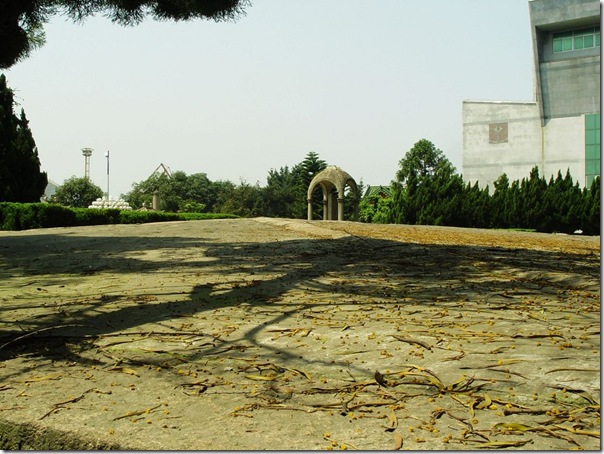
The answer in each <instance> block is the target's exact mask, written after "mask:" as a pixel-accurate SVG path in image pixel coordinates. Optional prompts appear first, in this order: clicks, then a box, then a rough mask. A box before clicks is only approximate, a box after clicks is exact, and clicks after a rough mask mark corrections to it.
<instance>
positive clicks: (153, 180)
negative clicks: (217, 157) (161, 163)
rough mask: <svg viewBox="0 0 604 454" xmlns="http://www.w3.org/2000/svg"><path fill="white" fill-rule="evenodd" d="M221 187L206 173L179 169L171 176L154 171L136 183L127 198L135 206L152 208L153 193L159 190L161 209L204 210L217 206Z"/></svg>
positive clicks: (198, 211)
mask: <svg viewBox="0 0 604 454" xmlns="http://www.w3.org/2000/svg"><path fill="white" fill-rule="evenodd" d="M221 188H222V187H221V185H220V184H214V183H212V182H211V181H210V180H209V179H208V177H207V175H206V174H205V173H195V174H192V175H187V174H186V173H185V172H182V171H177V172H174V173H172V175H171V176H170V177H169V176H167V175H165V174H161V175H157V174H153V175H151V176H150V177H149V178H147V179H146V180H144V181H141V182H140V183H135V184H133V185H132V190H131V191H130V192H129V193H128V194H126V196H125V200H126V201H127V202H128V203H129V204H130V206H131V207H133V208H135V209H138V208H143V207H144V208H151V206H152V204H153V193H154V192H155V191H158V193H159V204H160V207H159V208H160V210H162V211H171V212H174V213H176V212H191V213H205V212H209V211H213V210H214V208H215V205H216V203H217V201H218V196H219V193H220V190H221Z"/></svg>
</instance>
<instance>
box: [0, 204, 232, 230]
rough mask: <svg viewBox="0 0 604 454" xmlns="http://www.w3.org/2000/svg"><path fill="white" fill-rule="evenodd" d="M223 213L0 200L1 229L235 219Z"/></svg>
mask: <svg viewBox="0 0 604 454" xmlns="http://www.w3.org/2000/svg"><path fill="white" fill-rule="evenodd" d="M235 217H237V216H235V215H232V214H222V213H165V212H161V211H133V210H123V211H121V210H118V209H115V208H109V209H101V208H68V207H64V206H61V205H56V204H52V203H12V202H0V230H26V229H37V228H50V227H71V226H84V225H105V224H142V223H147V222H166V221H192V220H204V219H224V218H235Z"/></svg>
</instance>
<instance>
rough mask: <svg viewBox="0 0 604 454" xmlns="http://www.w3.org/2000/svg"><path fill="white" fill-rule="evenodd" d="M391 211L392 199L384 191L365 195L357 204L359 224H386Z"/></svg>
mask: <svg viewBox="0 0 604 454" xmlns="http://www.w3.org/2000/svg"><path fill="white" fill-rule="evenodd" d="M391 210H392V197H391V196H390V195H389V194H387V193H386V192H385V191H383V192H380V191H375V192H372V193H371V194H367V195H366V196H365V197H363V198H362V199H361V200H360V202H359V216H358V220H359V221H360V222H368V223H374V224H387V223H388V222H389V218H390V212H391Z"/></svg>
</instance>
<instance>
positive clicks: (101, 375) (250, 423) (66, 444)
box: [0, 218, 600, 450]
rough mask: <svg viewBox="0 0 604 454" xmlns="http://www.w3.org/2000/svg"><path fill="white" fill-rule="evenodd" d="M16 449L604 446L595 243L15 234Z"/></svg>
mask: <svg viewBox="0 0 604 454" xmlns="http://www.w3.org/2000/svg"><path fill="white" fill-rule="evenodd" d="M0 277H1V281H0V282H1V284H0V308H1V310H2V317H1V318H0V358H1V360H2V363H0V447H1V448H3V449H27V448H29V449H32V448H34V449H100V448H121V449H145V450H147V449H161V450H172V449H178V450H185V449H195V450H205V449H213V450H215V449H221V450H233V449H246V450H257V449H279V450H286V449H355V448H358V449H363V450H373V449H392V448H400V447H401V445H402V448H403V449H414V450H420V449H457V450H460V449H479V448H500V449H503V448H509V449H540V450H549V449H572V448H584V449H599V447H600V433H599V426H600V402H599V396H600V369H599V367H600V304H599V299H600V244H599V238H583V237H571V236H565V235H541V234H534V233H533V234H531V233H523V232H505V231H487V230H466V229H453V228H438V227H410V226H374V225H364V224H357V223H348V222H345V223H337V222H323V221H313V222H310V223H309V222H306V221H294V220H270V219H262V218H261V219H237V220H215V221H198V222H175V223H162V224H146V225H138V226H127V225H116V226H98V227H97V226H95V227H83V228H61V229H43V230H32V231H24V232H0Z"/></svg>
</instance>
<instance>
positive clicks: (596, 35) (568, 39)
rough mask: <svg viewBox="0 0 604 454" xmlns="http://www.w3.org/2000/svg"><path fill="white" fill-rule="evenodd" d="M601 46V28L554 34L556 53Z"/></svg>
mask: <svg viewBox="0 0 604 454" xmlns="http://www.w3.org/2000/svg"><path fill="white" fill-rule="evenodd" d="M599 46H600V27H592V28H587V29H583V30H573V31H568V32H563V33H554V42H553V50H554V53H559V52H570V51H573V50H581V49H589V48H592V47H599Z"/></svg>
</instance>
